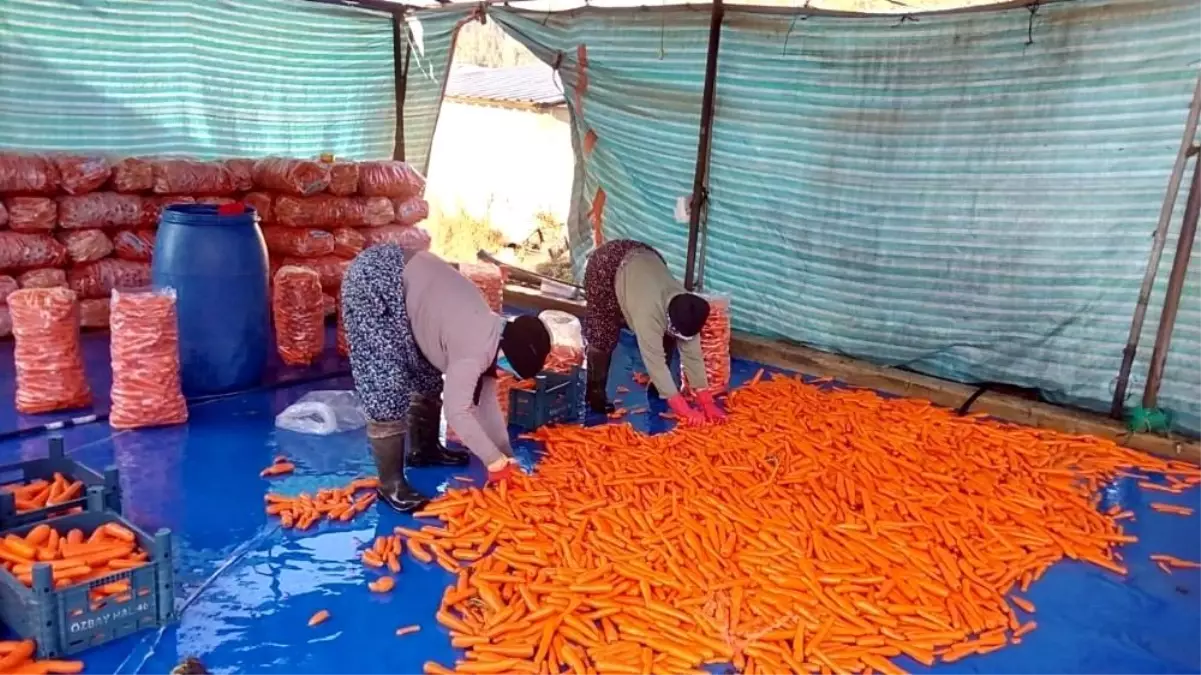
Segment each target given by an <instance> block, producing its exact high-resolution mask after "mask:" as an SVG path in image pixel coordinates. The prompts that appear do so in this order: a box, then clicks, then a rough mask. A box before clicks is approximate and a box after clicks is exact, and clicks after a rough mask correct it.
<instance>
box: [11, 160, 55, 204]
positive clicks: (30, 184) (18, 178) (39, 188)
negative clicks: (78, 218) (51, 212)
mask: <svg viewBox="0 0 1201 675" xmlns="http://www.w3.org/2000/svg"><path fill="white" fill-rule="evenodd" d="M58 183H59V175H58V167H56V166H55V165H54V162H52V161H51V160H50V159H49V158H48V157H46V156H44V155H22V154H17V153H10V152H0V194H5V193H9V194H14V193H15V194H41V195H51V194H54V192H55V191H56V190H57V189H58Z"/></svg>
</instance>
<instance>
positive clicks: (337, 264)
mask: <svg viewBox="0 0 1201 675" xmlns="http://www.w3.org/2000/svg"><path fill="white" fill-rule="evenodd" d="M272 262H274V260H273V261H272ZM279 265H280V267H283V266H285V265H292V266H295V267H304V268H306V269H310V270H313V271H314V272H316V273H317V274H318V276H320V277H321V288H322V289H324V290H326V291H329V292H333V291H336V290H337V289H339V288H341V287H342V277H344V276H346V270H347V268H349V267H350V261H349V260H346V259H345V258H339V257H337V256H332V255H323V256H320V257H317V258H297V257H295V256H289V257H287V258H284V259H283V260H280V261H279Z"/></svg>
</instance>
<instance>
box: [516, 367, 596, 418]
mask: <svg viewBox="0 0 1201 675" xmlns="http://www.w3.org/2000/svg"><path fill="white" fill-rule="evenodd" d="M584 372H585V371H584V369H583V368H580V367H579V366H576V367H574V368H572V369H571V372H570V373H568V374H566V375H564V374H560V373H550V372H546V373H542V374H541V375H538V376H537V377H536V378H534V388H533V389H512V390H510V391H509V424H512V425H514V426H517V427H520V428H521V429H523V430H525V431H533V430H534V429H537V428H538V427H541V426H544V425H547V424H564V423H568V422H578V421H579V420H580V419H582V418H583V415H584Z"/></svg>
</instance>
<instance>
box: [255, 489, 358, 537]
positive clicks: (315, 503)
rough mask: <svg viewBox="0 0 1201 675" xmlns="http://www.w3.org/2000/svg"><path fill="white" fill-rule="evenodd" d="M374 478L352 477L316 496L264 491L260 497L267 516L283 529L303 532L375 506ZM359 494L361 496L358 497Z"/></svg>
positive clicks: (348, 517)
mask: <svg viewBox="0 0 1201 675" xmlns="http://www.w3.org/2000/svg"><path fill="white" fill-rule="evenodd" d="M378 485H379V480H378V479H376V478H356V479H355V480H353V481H351V482H350V483H349V484H348V485H345V486H343V487H340V488H325V489H321V490H318V491H317V494H316V495H310V494H309V493H307V492H302V493H300V494H299V495H296V496H294V497H293V496H287V495H281V494H277V493H274V492H268V493H267V494H266V495H264V496H263V500H264V501H265V502H267V506H266V511H267V515H269V516H277V517H278V518H279V524H280V526H281V527H283V528H285V529H290V528H295V529H297V530H307V529H309V528H310V527H312V526H313V525H315V524H317V523H318V522H320V521H322V520H327V519H328V520H331V521H334V520H337V521H342V522H346V521H349V520H351V519H352V518H354V517H355V516H357V515H359V514H360V513H362V512H363V511H366V510H367V509H368V508H369V507H370V506H371V505H372V504H373V503H375V488H376V486H378ZM360 493H362V494H360Z"/></svg>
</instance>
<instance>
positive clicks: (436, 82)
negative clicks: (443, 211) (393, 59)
mask: <svg viewBox="0 0 1201 675" xmlns="http://www.w3.org/2000/svg"><path fill="white" fill-rule="evenodd" d="M471 11H473V8H464V7H448V8H446V9H439V10H431V11H426V12H421V13H420V14H419V15H417V16H413V17H410V18H409V19H408V20H407V22H406V23H407V30H406V31H405V33H406V36H407V40H408V73H407V78H406V80H407V81H406V83H405V100H404V138H405V143H404V145H405V160H407V161H408V162H409V163H411V164H413V165H414V166H416V167H418V168H420V169H421V170H422V171H423V172H424V171H426V170H427V169H429V157H430V148H431V147H433V143H434V127H435V126H436V124H437V120H438V110H439V109H440V108H441V107H442V91H443V89H444V87H445V84H446V76H447V74H448V72H449V68H450V60H451V57H452V56H453V55H454V53H453V52H454V37H455V34H456V32H457V31H458V29H459V26H460V25H461V24H462V23H463V21H464V20H466V18H467V17H468V15H469V14H470V12H471Z"/></svg>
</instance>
